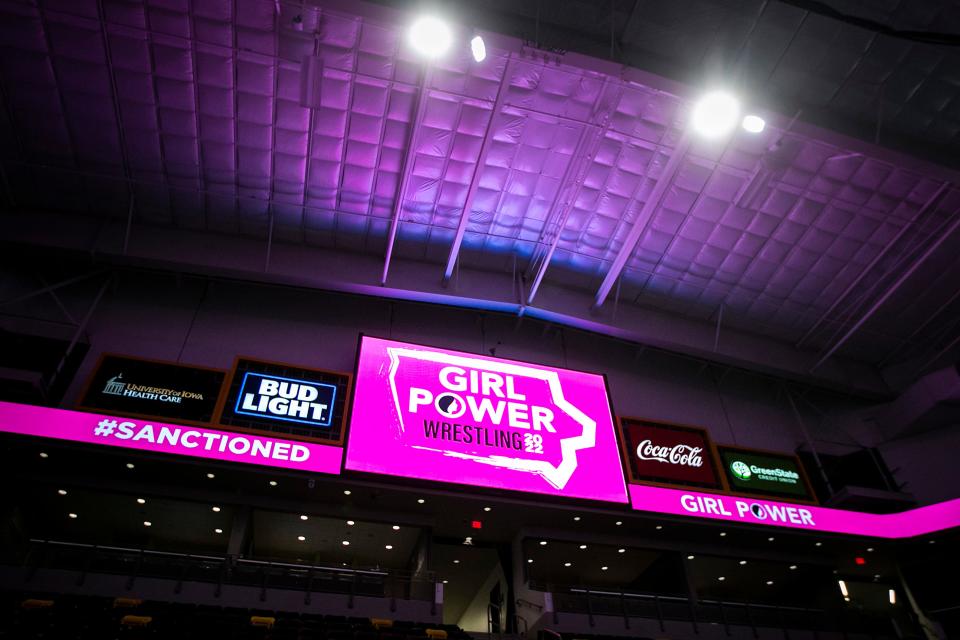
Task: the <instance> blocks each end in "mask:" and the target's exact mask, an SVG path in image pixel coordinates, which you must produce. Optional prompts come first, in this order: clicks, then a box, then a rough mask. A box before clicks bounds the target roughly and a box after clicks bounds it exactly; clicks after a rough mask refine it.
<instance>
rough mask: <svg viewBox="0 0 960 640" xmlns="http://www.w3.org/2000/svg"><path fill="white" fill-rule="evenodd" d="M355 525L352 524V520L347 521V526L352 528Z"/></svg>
mask: <svg viewBox="0 0 960 640" xmlns="http://www.w3.org/2000/svg"><path fill="white" fill-rule="evenodd" d="M355 524H357V523H356V522H354V521H353V520H347V526H349V527H352V526H353V525H355Z"/></svg>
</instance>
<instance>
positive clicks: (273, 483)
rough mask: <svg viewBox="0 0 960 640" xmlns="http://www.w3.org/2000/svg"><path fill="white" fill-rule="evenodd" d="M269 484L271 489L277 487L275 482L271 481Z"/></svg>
mask: <svg viewBox="0 0 960 640" xmlns="http://www.w3.org/2000/svg"><path fill="white" fill-rule="evenodd" d="M269 484H270V486H271V487H275V486H277V481H276V480H271V481H270V483H269Z"/></svg>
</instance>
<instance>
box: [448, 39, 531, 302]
mask: <svg viewBox="0 0 960 640" xmlns="http://www.w3.org/2000/svg"><path fill="white" fill-rule="evenodd" d="M513 65H514V57H513V55H512V54H511V55H509V56H508V57H507V64H506V66H505V67H504V69H503V76H502V77H501V78H500V86H499V87H498V88H497V98H496V100H495V101H494V103H493V108H492V109H491V111H490V120H489V121H488V122H487V129H486V131H484V134H483V142H482V143H481V144H480V154H479V155H478V156H477V164H476V165H474V167H473V176H471V178H470V187H469V188H468V189H467V197H466V199H465V200H464V201H463V211H462V212H461V214H460V221H459V222H458V223H457V231H456V233H455V234H454V236H453V243H452V244H451V245H450V254H449V255H448V256H447V266H446V267H444V269H443V284H444V285H446V284H447V283H448V282H450V278H451V276H453V269H454V267H456V265H457V259H458V258H459V257H460V246H461V245H462V244H463V236H464V234H465V233H466V232H467V223H468V222H470V212H471V211H472V210H473V201H474V199H475V198H476V197H477V189H479V188H480V174H481V173H483V165H485V164H486V163H487V154H488V153H489V152H490V134H491V133H493V122H494V120H495V119H496V117H497V115H498V114H499V113H500V111H502V110H503V101H504V99H505V98H506V97H507V92H506V88H507V85H508V84H510V77H511V75H512V73H513Z"/></svg>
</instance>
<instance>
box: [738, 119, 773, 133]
mask: <svg viewBox="0 0 960 640" xmlns="http://www.w3.org/2000/svg"><path fill="white" fill-rule="evenodd" d="M741 126H743V129H744V131H749V132H750V133H760V132H762V131H763V130H764V128H765V127H766V126H767V121H766V120H764V119H763V118H761V117H760V116H755V115H752V114H751V115H748V116H746V117H744V119H743V122H742V123H741Z"/></svg>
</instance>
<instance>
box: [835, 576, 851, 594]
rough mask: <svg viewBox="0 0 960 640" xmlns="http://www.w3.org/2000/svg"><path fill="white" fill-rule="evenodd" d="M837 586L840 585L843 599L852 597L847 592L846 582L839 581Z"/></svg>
mask: <svg viewBox="0 0 960 640" xmlns="http://www.w3.org/2000/svg"><path fill="white" fill-rule="evenodd" d="M837 584H839V585H840V593H842V594H843V597H844V598H846V597H847V596H849V595H850V592H849V591H847V583H846V582H844V581H843V580H837Z"/></svg>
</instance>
